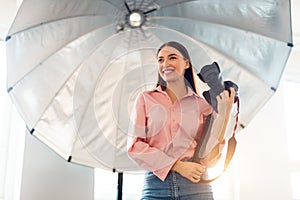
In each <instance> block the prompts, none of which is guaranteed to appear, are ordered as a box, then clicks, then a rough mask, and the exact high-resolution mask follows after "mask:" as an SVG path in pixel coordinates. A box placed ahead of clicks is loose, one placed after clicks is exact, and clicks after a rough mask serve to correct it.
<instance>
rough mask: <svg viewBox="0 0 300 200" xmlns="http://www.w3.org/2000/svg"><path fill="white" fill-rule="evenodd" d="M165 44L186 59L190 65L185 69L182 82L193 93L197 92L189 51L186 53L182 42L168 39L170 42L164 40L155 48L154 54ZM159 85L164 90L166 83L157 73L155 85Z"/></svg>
mask: <svg viewBox="0 0 300 200" xmlns="http://www.w3.org/2000/svg"><path fill="white" fill-rule="evenodd" d="M166 46H169V47H173V48H175V49H177V50H178V51H179V52H180V53H181V54H182V56H183V57H184V58H185V59H186V60H188V61H189V64H190V67H189V68H187V69H186V70H185V73H184V82H185V85H186V86H189V87H190V88H191V89H192V90H193V91H194V92H195V93H197V90H196V85H195V81H194V73H193V66H192V63H191V59H190V56H189V53H188V51H187V49H186V48H185V47H184V46H183V45H182V44H180V43H178V42H175V41H170V42H166V43H164V44H163V45H161V46H160V47H159V49H158V50H157V53H156V55H158V53H159V52H160V51H161V50H162V49H163V48H164V47H166ZM159 85H160V86H161V87H162V89H163V90H165V89H166V86H167V83H166V82H165V81H164V80H163V78H162V77H161V76H160V74H159V73H158V81H157V84H156V87H157V86H159Z"/></svg>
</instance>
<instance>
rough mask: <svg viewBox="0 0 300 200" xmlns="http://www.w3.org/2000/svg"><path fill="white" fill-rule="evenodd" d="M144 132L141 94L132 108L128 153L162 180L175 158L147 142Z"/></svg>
mask: <svg viewBox="0 0 300 200" xmlns="http://www.w3.org/2000/svg"><path fill="white" fill-rule="evenodd" d="M146 132H147V116H146V104H145V98H144V96H143V95H142V94H141V95H139V96H138V98H137V100H136V102H135V104H134V106H133V109H132V114H131V121H130V124H129V129H128V134H129V135H128V140H127V141H128V142H127V149H128V155H129V157H130V158H131V159H132V160H134V161H135V162H136V163H137V164H138V165H139V166H141V167H142V168H144V169H147V170H150V171H152V172H153V173H154V174H155V175H156V176H157V177H158V178H160V179H161V180H164V179H165V178H166V176H167V174H168V172H169V171H170V169H171V168H172V166H173V164H174V163H175V162H176V159H175V158H173V157H171V156H168V155H167V154H166V153H165V152H163V151H162V150H160V149H158V148H155V147H152V146H150V145H149V143H148V142H147V134H146Z"/></svg>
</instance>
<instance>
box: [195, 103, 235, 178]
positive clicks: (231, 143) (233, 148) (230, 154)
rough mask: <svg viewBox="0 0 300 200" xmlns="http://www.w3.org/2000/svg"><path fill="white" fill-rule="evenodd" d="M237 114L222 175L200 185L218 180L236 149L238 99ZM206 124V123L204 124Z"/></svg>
mask: <svg viewBox="0 0 300 200" xmlns="http://www.w3.org/2000/svg"><path fill="white" fill-rule="evenodd" d="M236 103H237V113H236V114H235V125H234V128H233V134H232V136H231V138H230V139H229V140H228V146H227V153H226V158H225V162H224V169H223V171H222V173H221V174H220V175H219V176H216V177H215V178H212V179H209V180H203V179H202V180H200V183H210V182H212V181H214V180H216V179H218V178H219V177H220V176H221V175H222V174H223V173H224V172H225V171H226V169H227V167H228V165H229V163H230V161H231V159H232V157H233V155H234V152H235V149H236V144H237V141H236V138H235V134H236V130H237V125H238V121H239V113H240V99H239V98H237V101H236ZM206 123H207V122H206Z"/></svg>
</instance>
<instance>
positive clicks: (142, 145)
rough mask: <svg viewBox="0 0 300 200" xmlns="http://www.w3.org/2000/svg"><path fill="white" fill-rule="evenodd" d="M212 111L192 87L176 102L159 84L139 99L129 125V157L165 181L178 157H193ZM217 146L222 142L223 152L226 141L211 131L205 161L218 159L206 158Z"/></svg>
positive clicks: (205, 162) (184, 158)
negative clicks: (219, 138) (222, 140)
mask: <svg viewBox="0 0 300 200" xmlns="http://www.w3.org/2000/svg"><path fill="white" fill-rule="evenodd" d="M212 112H213V110H212V107H211V106H210V105H209V104H208V103H207V102H206V101H205V100H204V99H203V98H201V97H200V96H198V95H197V94H196V93H194V92H193V91H192V90H191V89H190V88H189V87H188V93H187V94H186V95H185V96H184V97H182V98H181V99H178V100H177V101H175V102H174V103H172V102H171V100H170V98H169V96H168V94H167V93H166V92H165V91H163V90H162V89H161V87H160V86H158V87H157V88H156V89H155V90H153V91H145V92H143V93H141V94H140V95H139V96H138V98H137V99H136V102H135V105H134V107H133V110H132V117H131V123H130V125H129V132H128V133H129V139H128V154H129V156H130V157H131V158H132V159H133V160H134V161H135V162H136V163H137V164H138V165H139V166H141V167H142V168H144V169H147V170H151V171H153V173H154V174H155V175H156V176H157V177H159V178H160V179H161V180H164V179H165V178H166V176H167V174H168V172H169V171H170V170H171V168H172V166H173V165H174V163H175V162H176V161H177V160H188V159H191V158H192V157H193V154H194V151H195V148H196V145H197V142H196V141H197V139H198V138H199V137H200V134H201V130H202V129H203V125H204V122H205V118H206V116H207V115H209V114H211V113H212ZM198 129H199V130H200V131H198ZM197 133H198V134H197ZM199 133H200V134H199ZM216 145H219V154H220V153H221V149H222V148H223V146H224V143H223V142H222V143H219V140H218V139H217V138H216V137H214V136H213V135H212V134H211V136H210V138H209V140H208V145H207V147H206V150H205V153H204V156H203V159H202V161H203V162H201V163H202V164H203V163H204V164H205V165H209V164H210V163H209V162H215V161H214V160H215V159H214V160H210V161H207V160H205V156H206V155H208V154H209V152H210V151H211V150H212V149H213V148H214V147H215V146H216ZM218 157H219V156H216V159H217V158H218Z"/></svg>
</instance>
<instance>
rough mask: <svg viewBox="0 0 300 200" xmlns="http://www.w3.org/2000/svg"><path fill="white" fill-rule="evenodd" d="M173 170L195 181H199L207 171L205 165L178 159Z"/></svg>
mask: <svg viewBox="0 0 300 200" xmlns="http://www.w3.org/2000/svg"><path fill="white" fill-rule="evenodd" d="M172 170H174V171H176V172H177V173H179V174H180V175H181V176H183V177H185V178H187V179H189V180H190V181H192V182H193V183H198V182H199V181H200V177H201V175H202V174H203V172H204V171H205V167H204V166H203V165H201V164H199V163H195V162H183V161H180V160H177V161H176V163H175V164H174V165H173V167H172Z"/></svg>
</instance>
